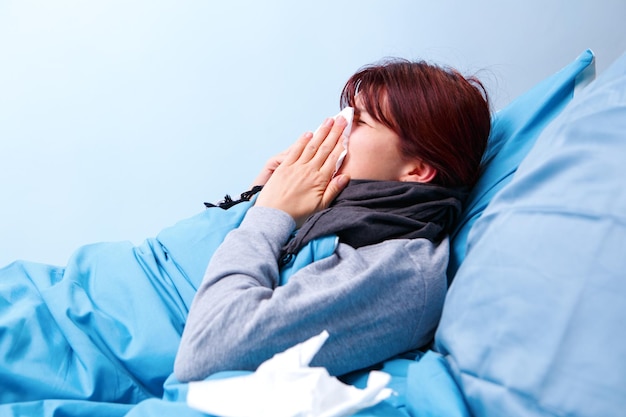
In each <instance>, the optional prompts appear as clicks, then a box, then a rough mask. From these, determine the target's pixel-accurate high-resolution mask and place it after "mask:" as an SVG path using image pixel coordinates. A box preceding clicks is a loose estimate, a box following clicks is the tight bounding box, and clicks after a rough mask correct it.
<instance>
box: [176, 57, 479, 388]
mask: <svg viewBox="0 0 626 417" xmlns="http://www.w3.org/2000/svg"><path fill="white" fill-rule="evenodd" d="M341 106H342V107H345V106H350V107H353V108H354V117H355V118H354V126H353V127H352V130H351V133H350V135H349V147H348V149H349V152H348V153H347V156H346V159H345V162H344V163H343V165H342V166H341V168H340V169H339V171H338V172H337V173H336V175H335V169H336V164H337V161H338V160H339V159H340V157H341V154H342V151H343V150H344V146H343V142H344V140H346V139H345V137H344V138H342V132H343V131H344V128H346V125H347V123H346V120H345V118H343V117H341V116H339V117H338V118H337V120H333V119H332V118H329V119H327V120H326V121H325V122H324V123H323V124H322V126H321V127H320V128H319V129H318V130H317V132H316V133H315V134H313V133H306V134H304V135H303V136H302V137H301V138H300V139H299V140H298V141H297V142H296V143H295V144H294V145H293V146H292V147H290V148H289V149H288V150H287V151H286V152H285V153H283V154H280V155H278V156H277V157H275V158H273V159H271V160H270V161H269V162H268V164H267V166H266V168H265V170H264V172H263V173H261V175H260V176H259V178H258V179H257V181H256V182H255V184H254V185H264V187H263V189H262V191H261V192H260V194H259V195H258V198H257V200H256V203H255V204H254V206H253V207H252V208H250V210H249V211H248V212H247V214H246V216H245V218H244V220H243V222H242V224H241V225H240V227H239V228H237V229H236V230H233V231H232V232H231V233H230V234H229V235H228V237H227V238H226V240H225V241H224V243H223V244H222V245H221V246H220V248H219V249H218V250H217V251H216V252H215V254H214V255H213V257H212V259H211V261H210V263H209V266H208V268H207V270H206V273H205V275H204V279H203V281H202V285H201V286H200V288H199V290H198V293H197V295H196V296H195V299H194V302H193V305H192V307H191V311H190V313H189V317H188V320H187V323H186V325H185V331H184V332H183V337H182V341H181V345H180V349H179V351H178V355H177V357H176V364H175V373H176V376H177V377H178V378H179V379H180V380H182V381H188V380H195V379H202V378H205V377H206V376H208V375H210V374H212V373H214V372H217V371H221V370H229V369H250V370H252V369H255V368H256V367H257V366H258V365H259V364H260V363H261V362H262V361H264V360H266V359H268V358H269V357H271V356H272V355H273V354H275V353H277V352H279V351H282V350H284V349H286V348H288V347H289V346H292V345H294V344H296V343H298V342H301V341H303V340H306V339H308V338H309V337H311V336H314V335H316V334H318V333H319V332H321V331H322V330H328V332H329V333H330V338H329V340H328V341H327V342H326V344H325V345H324V346H323V347H322V349H321V351H320V352H319V353H318V355H317V356H316V357H315V359H314V360H313V363H312V365H313V366H324V367H326V368H327V369H328V370H329V372H331V373H332V374H335V375H339V374H344V373H347V372H350V371H353V370H355V369H359V368H364V367H368V366H371V365H374V364H376V363H378V362H380V361H382V360H384V359H386V358H389V357H391V356H394V355H397V354H400V353H402V352H406V351H409V350H412V349H416V348H419V347H422V346H424V345H426V344H427V343H428V342H429V341H430V339H431V337H432V336H433V332H434V330H435V327H436V324H437V322H438V320H439V315H440V312H441V308H442V305H443V300H444V295H445V292H446V274H445V271H446V266H447V259H448V242H447V239H446V235H447V233H448V232H449V231H450V230H451V227H452V225H453V224H454V222H455V219H456V216H457V215H458V214H459V211H460V209H461V204H462V200H463V197H464V192H465V191H466V190H468V188H469V186H471V185H472V184H473V182H474V181H475V179H476V178H477V175H478V167H479V163H480V160H481V156H482V153H483V151H484V149H485V146H486V141H487V137H488V135H489V129H490V113H489V108H488V104H487V101H486V97H485V94H484V90H483V89H482V86H481V85H480V84H479V83H477V82H476V81H475V80H467V79H465V78H464V77H462V76H461V75H460V74H458V73H456V72H454V71H446V70H443V69H440V68H438V67H435V66H431V65H427V64H425V63H410V62H404V61H395V62H387V63H384V64H382V65H378V66H371V67H367V68H364V69H363V70H362V71H360V72H358V73H357V74H355V75H354V76H353V77H352V78H351V79H350V80H349V81H348V82H347V84H346V86H345V88H344V90H343V94H342V97H341ZM296 231H297V233H296V234H295V237H293V234H294V232H296ZM329 234H330V235H337V236H338V237H339V243H338V245H337V246H336V248H334V251H333V252H332V254H330V255H329V256H328V257H326V258H325V259H323V260H319V261H317V262H313V263H311V264H310V265H308V266H306V267H304V268H302V269H300V270H299V271H297V272H295V273H294V274H293V276H292V277H291V278H290V280H289V282H288V284H286V285H279V284H280V281H281V268H284V267H285V264H286V263H288V262H289V261H290V260H291V257H292V256H293V255H295V254H297V253H298V252H299V251H300V249H301V248H302V247H303V246H304V245H306V244H307V243H308V242H310V241H312V240H314V239H316V238H320V237H323V236H326V235H329ZM291 261H292V262H293V260H291Z"/></svg>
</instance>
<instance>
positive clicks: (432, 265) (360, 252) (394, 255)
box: [337, 237, 449, 275]
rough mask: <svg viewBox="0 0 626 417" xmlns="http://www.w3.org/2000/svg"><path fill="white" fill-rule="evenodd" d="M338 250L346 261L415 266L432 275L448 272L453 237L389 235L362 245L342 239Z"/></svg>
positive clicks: (371, 264) (374, 264)
mask: <svg viewBox="0 0 626 417" xmlns="http://www.w3.org/2000/svg"><path fill="white" fill-rule="evenodd" d="M337 254H338V256H339V258H340V259H342V261H343V262H349V263H359V264H361V265H363V266H370V267H385V268H388V269H389V270H393V269H400V268H402V269H405V268H415V269H416V271H417V270H419V271H421V272H423V273H427V274H428V275H440V273H441V274H444V275H445V271H446V268H447V265H448V258H449V241H448V238H447V237H446V238H444V239H443V240H442V241H440V242H439V243H433V242H431V241H430V240H428V239H422V238H419V239H389V240H385V241H383V242H380V243H376V244H373V245H368V246H363V247H360V248H358V249H354V248H352V247H350V246H349V245H346V244H342V243H340V244H339V246H338V247H337Z"/></svg>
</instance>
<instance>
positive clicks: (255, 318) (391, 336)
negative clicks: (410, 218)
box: [174, 207, 448, 382]
mask: <svg viewBox="0 0 626 417" xmlns="http://www.w3.org/2000/svg"><path fill="white" fill-rule="evenodd" d="M294 227H295V222H294V221H293V219H292V218H291V217H290V216H289V215H288V214H286V213H284V212H282V211H280V210H275V209H270V208H265V207H251V208H250V209H249V210H248V212H247V213H246V216H245V218H244V220H243V222H242V224H241V225H240V226H239V227H238V228H237V229H235V230H233V231H231V232H230V233H229V234H228V236H227V237H226V239H225V240H224V242H223V243H222V244H221V246H220V247H219V248H218V249H217V251H216V252H215V253H214V255H213V257H212V258H211V261H210V263H209V265H208V267H207V270H206V273H205V276H204V278H203V281H202V284H201V286H200V288H199V289H198V293H197V294H196V296H195V298H194V301H193V303H192V306H191V310H190V313H189V317H188V319H187V323H186V325H185V329H184V332H183V336H182V340H181V344H180V347H179V350H178V353H177V356H176V362H175V365H174V372H175V375H176V377H177V378H178V379H179V380H180V381H182V382H186V381H190V380H200V379H204V378H205V377H207V376H209V375H210V374H213V373H215V372H219V371H225V370H254V369H256V368H257V367H258V365H260V364H261V362H263V361H265V360H267V359H269V358H270V357H272V356H273V355H274V354H275V353H278V352H281V351H283V350H285V349H287V348H289V347H291V346H293V345H295V344H296V343H300V342H303V341H304V340H306V339H308V338H310V337H312V336H314V335H316V334H319V333H320V332H321V331H322V330H328V332H329V334H330V337H329V339H328V340H327V341H326V343H325V344H324V346H323V347H322V348H321V350H320V351H319V353H318V354H317V355H316V356H315V358H314V359H313V362H312V363H311V366H324V367H326V368H327V369H328V371H329V372H330V373H331V374H333V375H341V374H345V373H348V372H350V371H353V370H357V369H361V368H366V367H369V366H372V365H375V364H377V363H379V362H381V361H383V360H385V359H388V358H390V357H393V356H395V355H397V354H400V353H403V352H406V351H408V350H411V349H415V348H418V347H421V346H423V345H424V344H425V343H427V342H428V341H429V340H430V339H431V338H432V336H433V333H434V331H435V327H436V325H437V323H438V321H439V316H440V314H441V310H442V307H443V301H444V297H445V293H446V273H445V272H446V265H447V261H448V241H447V239H446V240H444V241H443V242H442V243H440V244H439V245H433V244H432V243H431V242H430V241H429V240H426V239H413V240H409V239H395V240H388V241H385V242H382V243H379V244H375V245H370V246H365V247H361V248H359V249H354V248H352V247H351V246H348V245H346V244H342V243H340V244H339V245H338V247H337V249H336V250H335V252H334V254H332V255H331V256H330V257H328V258H325V259H323V260H320V261H317V262H314V263H312V264H310V265H308V266H306V267H304V268H303V269H301V270H299V271H298V272H296V273H295V274H294V275H293V276H292V277H291V278H290V279H289V281H288V282H287V283H286V284H285V285H283V286H278V284H277V283H278V279H279V265H278V261H277V259H278V256H279V253H280V250H281V247H282V246H283V245H284V244H285V243H286V242H287V241H288V239H289V238H290V236H291V234H292V233H293V231H294Z"/></svg>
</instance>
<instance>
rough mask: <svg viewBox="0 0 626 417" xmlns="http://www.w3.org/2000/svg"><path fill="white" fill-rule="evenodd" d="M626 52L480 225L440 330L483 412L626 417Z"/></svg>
mask: <svg viewBox="0 0 626 417" xmlns="http://www.w3.org/2000/svg"><path fill="white" fill-rule="evenodd" d="M625 161H626V54H625V55H623V56H622V57H621V58H620V59H619V60H618V61H617V62H616V63H615V64H613V65H612V66H611V67H610V68H609V69H608V70H607V71H605V72H604V73H603V74H602V76H601V77H599V78H598V79H597V80H596V81H594V82H593V83H592V84H591V85H589V86H588V87H587V88H586V89H585V90H584V91H582V92H581V94H580V95H578V96H577V97H576V98H574V100H573V101H572V102H571V103H570V104H569V105H568V106H567V108H566V109H565V110H564V111H563V112H562V113H561V114H560V115H559V117H558V118H557V119H556V120H555V121H554V122H553V123H552V124H551V125H550V126H549V127H548V128H546V130H544V132H543V133H542V134H541V136H540V137H539V139H538V140H537V143H536V144H535V146H533V148H532V150H531V151H530V152H529V153H528V155H527V157H526V158H525V159H524V161H523V162H522V163H521V164H520V166H519V168H518V170H517V172H516V174H515V176H514V178H513V179H512V180H511V182H510V183H509V184H508V185H507V186H506V187H504V188H503V189H502V190H501V192H500V193H498V195H497V196H496V197H494V199H493V200H492V201H491V203H490V204H489V206H488V207H487V209H486V210H485V211H484V213H483V214H482V216H481V217H480V219H478V220H477V221H476V223H475V225H474V228H473V230H472V232H471V233H470V237H469V245H470V250H469V251H468V253H467V257H466V259H465V261H464V262H463V264H462V265H461V267H460V268H459V270H458V273H457V275H456V277H455V279H454V282H453V283H452V285H451V287H450V291H449V293H448V297H447V299H446V303H445V305H444V312H443V317H442V319H441V323H440V326H439V328H438V331H437V334H436V340H435V344H436V348H437V350H438V351H439V352H441V353H442V354H443V355H444V356H445V358H446V360H447V362H448V364H449V368H450V369H451V370H452V374H453V376H454V378H455V380H456V381H457V383H458V384H459V386H460V388H461V390H462V392H463V394H464V396H465V399H466V402H467V405H468V406H469V408H470V410H471V414H472V415H490V416H492V415H493V416H513V415H514V416H548V415H549V416H557V415H558V416H565V415H567V416H570V415H571V416H573V415H576V416H579V417H580V416H589V417H597V416H616V415H624V413H625V411H626V332H624V319H625V318H626V254H625V252H624V251H625V249H624V248H626V163H625Z"/></svg>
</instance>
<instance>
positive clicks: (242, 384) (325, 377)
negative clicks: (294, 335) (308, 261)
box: [187, 331, 392, 417]
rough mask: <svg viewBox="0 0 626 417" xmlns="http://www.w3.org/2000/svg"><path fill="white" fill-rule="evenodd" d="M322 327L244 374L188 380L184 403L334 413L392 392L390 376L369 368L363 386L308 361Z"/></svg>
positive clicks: (252, 415) (305, 414) (219, 409)
mask: <svg viewBox="0 0 626 417" xmlns="http://www.w3.org/2000/svg"><path fill="white" fill-rule="evenodd" d="M327 338H328V332H326V331H323V332H322V333H320V334H319V335H317V336H314V337H312V338H310V339H309V340H307V341H305V342H303V343H300V344H297V345H295V346H294V347H292V348H290V349H287V350H286V351H284V352H282V353H278V354H276V355H274V357H272V358H271V359H269V360H267V361H265V362H264V363H262V364H261V365H260V366H259V368H258V369H257V370H256V372H254V373H252V374H248V375H244V376H238V377H232V378H225V379H213V380H207V381H198V382H190V383H189V392H188V394H187V404H188V405H189V406H190V407H192V408H195V409H197V410H200V411H203V412H205V413H208V414H213V415H216V416H222V417H265V416H268V417H269V416H271V417H296V416H297V417H339V416H349V415H352V414H354V413H356V412H357V411H359V410H361V409H363V408H367V407H371V406H373V405H375V404H378V403H379V402H380V401H382V400H384V399H386V398H387V397H389V396H390V395H391V394H392V391H391V389H389V388H386V386H387V384H388V383H389V380H390V378H391V377H390V376H389V374H386V373H384V372H379V371H372V372H370V374H369V378H368V381H367V387H366V388H364V389H358V388H356V387H354V386H351V385H346V384H344V383H342V382H341V381H339V380H338V379H337V378H335V377H332V376H330V375H329V374H328V371H326V369H325V368H319V367H309V366H308V365H309V363H310V362H311V359H313V357H314V356H315V355H316V354H317V352H318V351H319V349H320V348H321V347H322V345H323V344H324V342H325V341H326V339H327Z"/></svg>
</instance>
